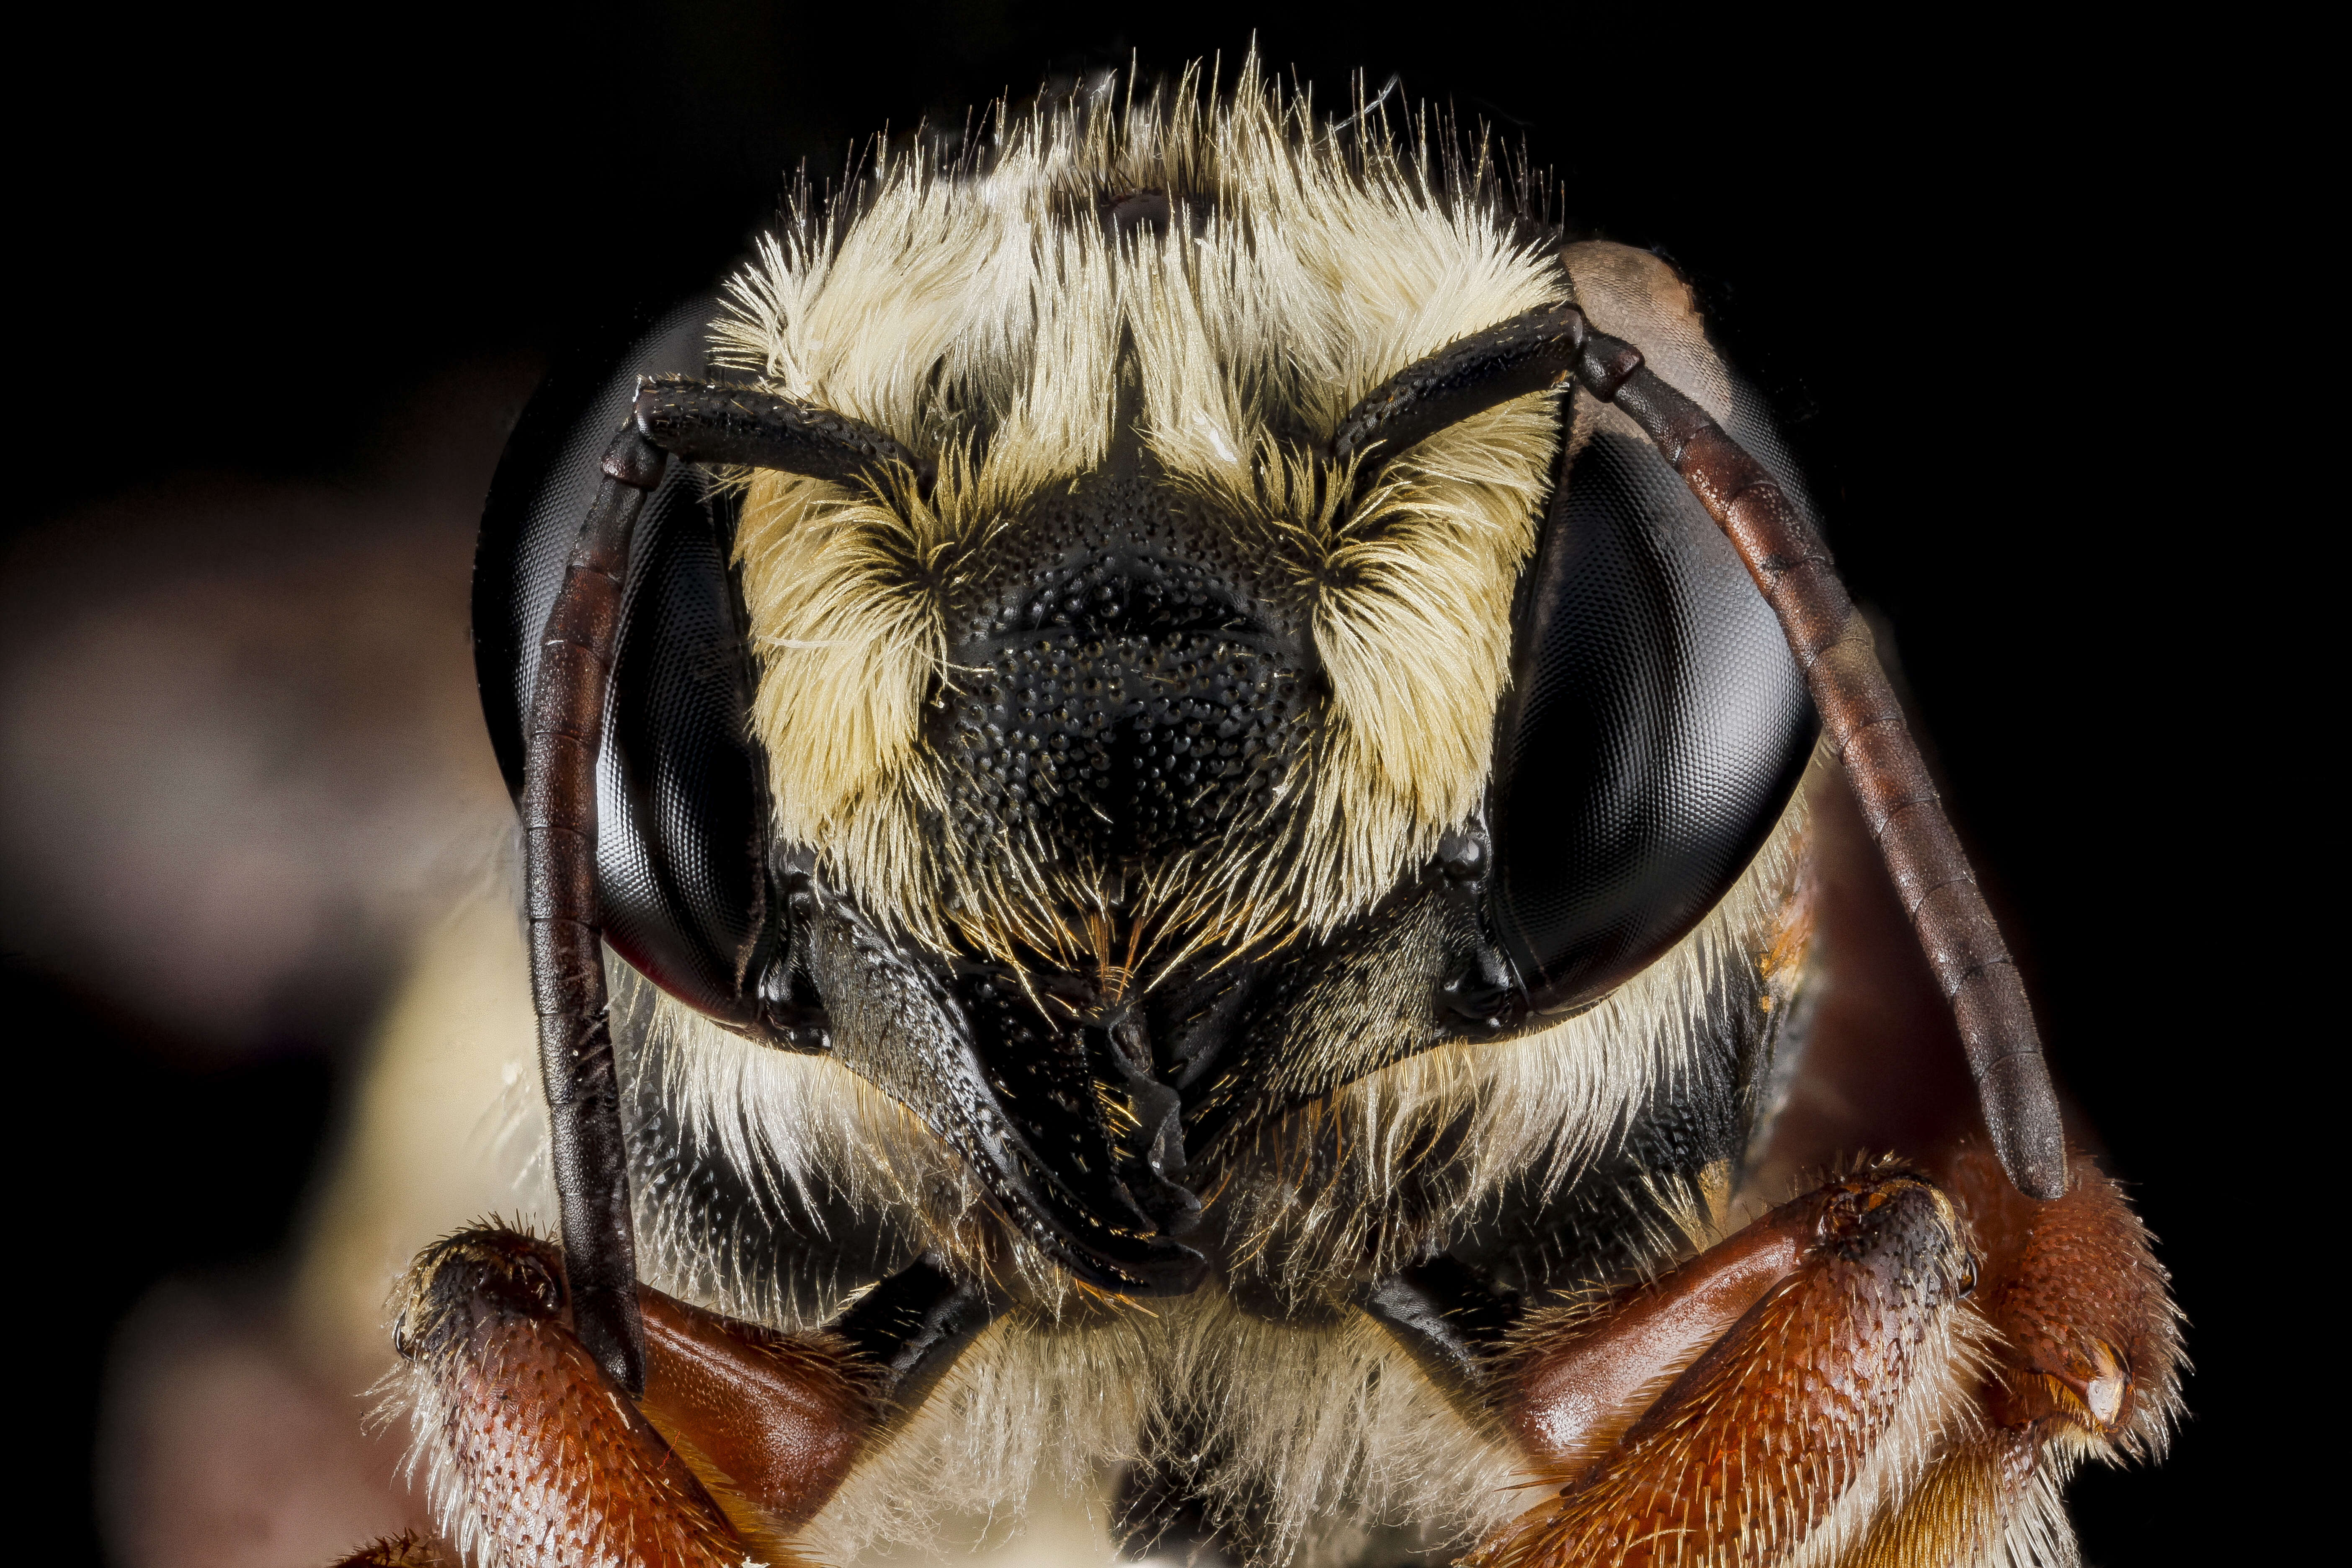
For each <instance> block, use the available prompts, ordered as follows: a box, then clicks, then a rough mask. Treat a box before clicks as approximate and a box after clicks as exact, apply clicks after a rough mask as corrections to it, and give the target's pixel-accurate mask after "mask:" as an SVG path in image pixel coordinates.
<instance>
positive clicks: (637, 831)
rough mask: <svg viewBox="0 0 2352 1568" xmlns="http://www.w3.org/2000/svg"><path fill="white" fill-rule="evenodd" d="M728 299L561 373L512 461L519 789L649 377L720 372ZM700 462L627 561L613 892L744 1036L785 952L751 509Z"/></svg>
mask: <svg viewBox="0 0 2352 1568" xmlns="http://www.w3.org/2000/svg"><path fill="white" fill-rule="evenodd" d="M717 309H718V307H717V303H716V300H713V299H708V298H706V299H702V300H694V301H690V302H689V303H688V304H687V305H684V306H681V307H680V308H678V309H677V310H673V311H672V312H670V314H669V315H668V316H667V317H665V318H664V319H663V320H662V321H659V322H658V323H657V324H656V325H655V327H654V328H653V330H652V331H649V332H647V333H646V334H645V335H644V336H643V337H641V338H639V339H638V340H637V341H636V342H634V343H632V344H630V345H628V346H627V348H626V349H625V352H623V353H620V354H619V355H618V356H617V363H615V362H614V357H613V356H605V357H604V361H603V363H595V362H593V361H592V362H591V363H590V364H589V365H588V366H587V367H584V368H583V370H581V371H580V372H579V373H577V374H562V373H559V374H557V375H556V376H553V377H551V378H550V380H549V382H548V384H547V385H546V386H545V387H543V388H542V389H541V392H540V394H539V395H538V396H537V397H536V398H534V399H533V401H532V403H531V405H530V408H529V409H527V410H526V411H525V412H524V415H523V417H522V420H521V423H520V425H519V426H517V428H516V431H515V435H514V437H513V439H512V440H511V441H510V442H509V444H508V447H507V451H506V455H505V457H504V458H502V459H501V460H500V462H499V472H498V477H497V479H495V480H494V481H493V482H492V484H491V488H490V499H489V503H488V507H487V509H486V510H485V512H484V515H483V519H482V536H481V544H480V547H479V550H478V554H477V555H476V558H475V563H474V657H475V665H476V673H477V675H478V678H479V679H480V681H481V689H482V708H483V712H484V716H485V717H486V718H487V719H488V722H489V729H490V737H491V741H492V743H493V744H494V746H495V747H496V749H497V752H498V756H499V766H500V768H501V769H502V770H504V772H505V773H506V779H507V787H508V789H509V791H511V792H512V793H514V794H515V795H517V796H518V797H520V794H521V791H522V785H523V717H524V715H525V714H526V713H528V712H529V711H530V700H531V689H532V685H533V682H534V681H535V680H536V679H537V678H538V672H539V647H538V640H539V636H540V630H541V626H544V624H545V622H546V619H547V612H548V607H549V606H550V605H551V604H553V602H554V599H555V595H556V591H557V589H558V588H559V587H560V586H561V584H562V580H563V570H564V563H565V559H566V557H567V556H568V555H569V553H570V552H571V548H572V539H573V537H574V535H575V534H577V532H578V531H579V528H580V520H581V518H582V517H583V516H584V515H585V514H586V511H587V508H588V502H589V500H590V498H591V497H592V496H593V494H594V492H595V489H596V486H597V483H598V480H599V478H600V475H599V472H598V468H597V464H598V460H599V458H601V457H602V456H603V453H604V447H605V446H606V444H607V443H609V442H610V441H611V439H612V433H613V430H614V427H615V426H618V425H619V424H620V423H621V421H622V419H623V418H624V417H625V415H626V414H627V412H628V409H629V405H630V402H631V400H632V399H633V398H634V397H635V394H636V386H637V378H638V377H639V376H640V375H657V374H678V373H685V374H695V375H700V374H703V369H704V366H703V355H704V344H705V342H707V341H708V335H709V322H710V320H711V318H712V317H713V315H714V314H715V313H716V312H717ZM702 489H703V487H702V482H701V479H700V477H699V475H698V472H697V471H696V469H695V468H694V467H693V466H692V465H691V464H687V463H675V464H672V465H671V466H670V468H669V470H668V473H667V476H666V477H665V478H664V479H663V480H662V483H661V485H660V487H659V488H658V489H656V490H655V491H654V492H653V494H651V495H650V496H648V497H647V498H646V505H645V508H644V510H643V511H642V512H641V513H640V515H639V518H638V521H637V528H636V538H635V547H634V548H633V549H632V551H631V552H630V560H629V576H628V584H627V587H626V590H625V595H624V597H623V601H622V611H621V629H620V637H619V642H618V646H617V647H616V648H615V649H614V670H613V684H612V691H611V696H610V699H609V700H608V703H607V706H606V710H605V716H604V719H605V744H604V750H603V752H602V753H601V755H600V756H599V758H598V760H597V769H596V795H597V815H598V818H599V821H598V833H597V845H596V882H597V892H598V895H599V899H600V901H601V902H602V904H603V908H604V935H605V940H606V941H608V942H610V943H611V944H612V946H613V948H614V951H615V952H618V953H620V955H621V956H622V957H623V958H625V959H626V960H627V961H628V963H630V965H631V966H632V967H633V968H635V969H636V970H637V971H638V972H639V973H643V974H644V975H646V978H648V979H650V980H652V981H653V982H654V983H655V984H656V985H659V986H660V987H661V988H662V989H663V990H665V991H667V992H668V993H669V994H672V995H674V996H677V998H679V999H680V1000H682V1001H684V1002H686V1003H688V1005H691V1006H693V1007H695V1008H696V1009H697V1010H698V1011H700V1012H702V1013H704V1014H707V1015H709V1016H711V1017H714V1018H717V1019H719V1020H720V1021H722V1022H725V1023H728V1024H731V1025H735V1026H739V1027H746V1026H752V1025H753V1024H754V1023H755V1022H756V1021H757V1020H758V1018H759V1014H760V1002H759V996H758V994H757V992H758V980H759V973H758V969H759V966H760V964H761V961H762V956H763V954H764V952H765V951H766V950H767V949H768V948H770V947H772V945H773V942H774V937H773V934H772V931H771V930H770V926H771V921H770V919H769V915H770V909H769V905H770V900H769V898H768V889H767V867H766V840H767V806H766V791H765V783H764V779H765V775H764V772H763V764H762V763H761V759H760V757H759V755H758V752H757V751H756V748H755V747H754V745H753V743H752V741H751V725H750V720H749V714H750V707H751V693H752V673H751V667H750V658H749V655H748V652H747V645H746V642H745V639H744V631H743V621H742V616H741V611H740V606H739V605H738V603H737V600H736V595H735V590H734V586H733V584H732V583H731V581H730V575H729V570H728V555H729V552H730V548H731V543H732V538H733V531H734V518H733V515H732V512H731V510H730V508H729V507H728V506H727V505H726V504H725V503H724V502H723V501H720V502H711V501H706V500H705V498H704V496H703V493H702Z"/></svg>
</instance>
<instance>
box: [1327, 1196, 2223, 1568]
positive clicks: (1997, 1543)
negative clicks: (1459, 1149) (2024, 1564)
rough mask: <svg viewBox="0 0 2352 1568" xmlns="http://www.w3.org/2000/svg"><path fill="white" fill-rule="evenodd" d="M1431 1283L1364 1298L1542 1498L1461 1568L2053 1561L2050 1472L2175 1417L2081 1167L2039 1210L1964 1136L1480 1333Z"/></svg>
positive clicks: (2124, 1217)
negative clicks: (1612, 1287)
mask: <svg viewBox="0 0 2352 1568" xmlns="http://www.w3.org/2000/svg"><path fill="white" fill-rule="evenodd" d="M1450 1294H1460V1293H1459V1292H1453V1293H1449V1292H1448V1291H1447V1290H1445V1289H1444V1280H1443V1273H1442V1271H1435V1272H1433V1271H1431V1270H1426V1269H1424V1270H1421V1271H1416V1272H1415V1273H1414V1274H1413V1275H1411V1276H1408V1277H1404V1278H1402V1279H1398V1280H1394V1281H1390V1282H1388V1283H1386V1284H1385V1285H1383V1286H1382V1287H1381V1288H1380V1289H1376V1290H1374V1291H1373V1292H1372V1293H1371V1297H1370V1300H1368V1301H1367V1307H1368V1309H1369V1310H1371V1312H1372V1313H1373V1315H1374V1316H1375V1317H1377V1318H1380V1319H1381V1321H1384V1322H1385V1323H1387V1324H1388V1326H1389V1327H1390V1329H1391V1331H1392V1332H1395V1333H1397V1334H1398V1335H1399V1337H1400V1338H1402V1339H1403V1340H1404V1341H1405V1342H1406V1343H1407V1344H1408V1345H1409V1346H1410V1347H1411V1348H1412V1349H1413V1350H1414V1352H1416V1354H1417V1356H1418V1357H1419V1359H1420V1360H1421V1361H1422V1363H1423V1365H1424V1366H1426V1367H1428V1368H1429V1369H1430V1370H1431V1372H1432V1373H1433V1375H1435V1376H1436V1377H1438V1379H1439V1380H1440V1382H1441V1384H1444V1385H1445V1386H1447V1387H1449V1388H1450V1389H1451V1390H1452V1391H1453V1392H1454V1394H1456V1395H1457V1397H1459V1398H1461V1399H1463V1400H1464V1401H1465V1403H1467V1404H1469V1405H1474V1406H1475V1407H1476V1408H1477V1409H1478V1410H1479V1411H1480V1412H1481V1413H1482V1414H1483V1415H1486V1416H1487V1417H1489V1418H1492V1419H1494V1420H1496V1422H1498V1423H1499V1425H1501V1426H1503V1427H1504V1428H1505V1429H1507V1431H1508V1432H1510V1433H1511V1434H1512V1435H1513V1436H1516V1437H1517V1440H1518V1442H1519V1443H1520V1445H1521V1446H1522V1447H1523V1448H1524V1449H1525V1450H1526V1452H1527V1454H1528V1461H1529V1462H1528V1469H1529V1472H1530V1473H1531V1475H1533V1476H1534V1477H1535V1478H1536V1479H1537V1480H1538V1483H1539V1484H1540V1485H1542V1487H1543V1488H1544V1494H1543V1495H1542V1498H1541V1500H1540V1501H1538V1503H1537V1504H1536V1506H1534V1507H1533V1508H1530V1509H1528V1510H1526V1511H1525V1512H1523V1513H1522V1514H1521V1515H1520V1516H1519V1517H1518V1518H1517V1519H1516V1520H1514V1521H1512V1522H1511V1523H1510V1524H1508V1525H1507V1526H1506V1527H1504V1528H1503V1529H1502V1530H1500V1531H1497V1532H1496V1534H1495V1535H1494V1537H1492V1538H1491V1539H1489V1540H1488V1541H1486V1542H1483V1543H1482V1544H1481V1546H1480V1548H1479V1550H1478V1551H1477V1552H1475V1554H1474V1557H1473V1561H1474V1562H1475V1563H1477V1564H1480V1565H1481V1568H1549V1565H1554V1564H1558V1565H1563V1568H1564V1565H1566V1564H1571V1563H1573V1564H1579V1565H1584V1564H1595V1565H1616V1564H1667V1563H1674V1564H1700V1563H1706V1564H1753V1565H1756V1568H1764V1565H1767V1564H1773V1565H1780V1564H1787V1565H1791V1568H1796V1565H1802V1568H1813V1565H1815V1564H1822V1565H1829V1564H1843V1565H1846V1568H1942V1565H1944V1564H1948V1563H1973V1562H1978V1561H1981V1560H1988V1559H1992V1560H1998V1559H1997V1557H1996V1553H1997V1552H1998V1551H1999V1550H2000V1548H2002V1547H2004V1546H2005V1547H2007V1548H2009V1549H2010V1551H2011V1557H2013V1558H2016V1559H2017V1560H2020V1561H2023V1560H2032V1561H2048V1562H2053V1563H2063V1562H2066V1561H2071V1559H2072V1555H2073V1553H2072V1546H2071V1537H2070V1533H2069V1531H2068V1530H2067V1528H2066V1524H2065V1521H2064V1518H2063V1512H2062V1511H2061V1510H2060V1508H2059V1500H2058V1489H2059V1487H2060V1485H2061V1484H2062V1483H2063V1479H2064V1477H2065V1475H2066V1473H2067V1472H2068V1470H2069V1469H2070V1468H2072V1466H2073V1464H2074V1463H2075V1462H2076V1461H2077V1460H2079V1458H2082V1457H2084V1456H2085V1455H2093V1454H2095V1455H2099V1456H2101V1457H2106V1458H2114V1457H2118V1456H2125V1455H2132V1456H2150V1455H2152V1454H2153V1453H2154V1452H2155V1451H2157V1450H2158V1449H2159V1448H2160V1447H2161V1446H2162V1442H2163V1438H2164V1435H2165V1432H2166V1430H2167V1428H2168V1425H2169V1423H2170V1421H2171V1419H2172V1418H2173V1416H2174V1415H2175V1414H2176V1412H2177V1408H2178V1404H2179V1396H2178V1392H2177V1383H2178V1364H2179V1342H2178V1331H2177V1328H2176V1323H2175V1315H2174V1313H2173V1310H2172V1308H2171V1305H2170V1303H2169V1300H2168V1297H2167V1294H2166V1290H2165V1279H2164V1275H2163V1273H2162V1271H2161V1269H2159V1268H2158V1267H2157V1265H2156V1264H2155V1261H2154V1259H2153V1257H2152V1256H2151V1254H2150V1252H2149V1248H2148V1243H2147V1234H2146V1232H2145V1231H2144V1230H2143V1229H2142V1228H2141V1227H2140V1226H2139V1224H2138V1222H2137V1219H2136V1218H2135V1217H2134V1216H2133V1215H2131V1213H2130V1211H2129V1209H2128V1208H2127V1207H2126V1205H2124V1203H2123V1201H2122V1199H2121V1197H2120V1195H2119V1194H2117V1192H2116V1189H2115V1187H2114V1185H2113V1184H2111V1183H2109V1182H2108V1181H2106V1180H2105V1177H2103V1176H2101V1175H2100V1174H2099V1173H2098V1172H2097V1171H2096V1170H2095V1168H2094V1167H2093V1166H2092V1165H2091V1164H2090V1163H2089V1162H2088V1160H2087V1159H2084V1158H2082V1157H2080V1156H2077V1157H2076V1159H2075V1161H2074V1168H2073V1171H2072V1184H2071V1185H2070V1187H2069V1189H2068V1191H2067V1193H2066V1194H2065V1195H2064V1196H2063V1197H2061V1198H2059V1199H2056V1200H2053V1201H2052V1202H2048V1203H2035V1202H2033V1201H2032V1200H2031V1199H2027V1198H2024V1197H2022V1196H2021V1195H2020V1194H2017V1193H2016V1191H2015V1189H2014V1188H2013V1187H2011V1185H2010V1184H2009V1183H2008V1181H2007V1180H2006V1178H2005V1177H2004V1176H2003V1175H2002V1174H2001V1173H2000V1167H1999V1165H1998V1163H1996V1162H1995V1161H1993V1160H1992V1158H1991V1157H1990V1155H1989V1154H1987V1153H1985V1152H1982V1151H1980V1150H1963V1151H1962V1152H1960V1153H1959V1154H1958V1156H1956V1157H1954V1158H1952V1159H1949V1160H1947V1161H1946V1162H1943V1163H1942V1164H1941V1165H1940V1166H1939V1168H1938V1169H1937V1173H1936V1179H1934V1180H1931V1179H1929V1178H1928V1177H1927V1176H1925V1175H1922V1174H1920V1173H1916V1172H1915V1171H1911V1170H1903V1169H1882V1170H1878V1171H1874V1172H1869V1173H1861V1174H1858V1175H1855V1176H1853V1177H1849V1178H1845V1179H1842V1180H1839V1181H1834V1182H1832V1183H1830V1184H1827V1185H1825V1186H1823V1187H1822V1188H1821V1189H1820V1190H1818V1191H1816V1192H1814V1193H1811V1194H1808V1195H1807V1196H1805V1197H1802V1198H1800V1199H1798V1200H1797V1201H1795V1202H1793V1203H1790V1204H1787V1205H1782V1206H1781V1207H1780V1208H1779V1209H1776V1210H1774V1211H1773V1212H1772V1213H1770V1214H1769V1215H1766V1216H1765V1217H1764V1218H1763V1219H1761V1220H1759V1221H1758V1222H1757V1223H1756V1224H1754V1225H1752V1226H1748V1228H1747V1229H1745V1230H1743V1231H1741V1232H1739V1233H1738V1234H1737V1235H1735V1236H1733V1237H1729V1238H1727V1240H1725V1241H1723V1242H1721V1243H1719V1244H1718V1245H1717V1246H1715V1247H1710V1248H1708V1249H1707V1250H1706V1251H1704V1252H1702V1253H1700V1254H1699V1255H1698V1256H1696V1257H1695V1258H1691V1259H1690V1260H1688V1261H1687V1262H1685V1263H1684V1264H1682V1265H1681V1266H1680V1267H1678V1268H1674V1269H1672V1270H1670V1271H1668V1272H1667V1273H1665V1274H1664V1275H1662V1276H1660V1277H1659V1278H1658V1279H1654V1280H1652V1281H1650V1282H1647V1283H1644V1284H1641V1285H1637V1286H1633V1287H1629V1288H1627V1289H1622V1290H1618V1291H1615V1292H1612V1293H1609V1294H1606V1295H1602V1296H1599V1297H1596V1298H1593V1299H1590V1300H1584V1301H1581V1302H1578V1303H1574V1304H1571V1305H1568V1306H1562V1307H1554V1308H1549V1309H1546V1310H1538V1311H1537V1312H1534V1313H1531V1314H1529V1315H1528V1318H1527V1319H1526V1320H1525V1321H1521V1322H1520V1323H1518V1324H1517V1326H1516V1327H1515V1328H1514V1329H1513V1330H1512V1331H1510V1332H1509V1334H1508V1335H1507V1338H1506V1339H1504V1341H1503V1342H1501V1344H1500V1345H1499V1346H1496V1345H1494V1343H1493V1342H1492V1341H1491V1339H1490V1338H1489V1337H1488V1336H1487V1335H1486V1334H1483V1333H1480V1332H1476V1331H1471V1332H1467V1333H1465V1332H1463V1331H1462V1330H1463V1328H1464V1327H1465V1325H1475V1321H1476V1316H1477V1314H1476V1312H1475V1310H1470V1311H1465V1310H1462V1308H1461V1307H1460V1306H1459V1305H1457V1304H1455V1303H1454V1302H1453V1301H1452V1300H1449V1295H1450ZM1466 1299H1470V1300H1475V1292H1474V1293H1470V1295H1469V1297H1468V1298H1466Z"/></svg>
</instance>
